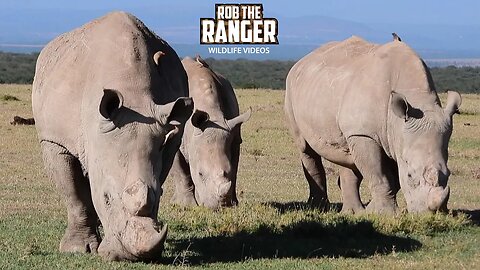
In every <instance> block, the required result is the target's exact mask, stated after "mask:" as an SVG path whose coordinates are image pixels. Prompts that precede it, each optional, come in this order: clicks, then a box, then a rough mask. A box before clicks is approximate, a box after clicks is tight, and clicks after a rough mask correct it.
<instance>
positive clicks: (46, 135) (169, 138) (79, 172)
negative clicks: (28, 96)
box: [32, 12, 193, 260]
mask: <svg viewBox="0 0 480 270" xmlns="http://www.w3.org/2000/svg"><path fill="white" fill-rule="evenodd" d="M186 96H188V81H187V76H186V73H185V70H184V69H183V67H182V65H181V62H180V59H179V58H178V56H177V54H176V53H175V51H174V50H173V49H172V48H171V47H170V46H169V45H168V44H167V43H166V42H165V41H163V40H161V39H160V38H159V37H157V36H156V35H155V34H153V33H152V32H150V30H149V29H147V28H146V27H145V25H144V24H143V23H142V22H140V21H139V20H138V19H137V18H135V17H134V16H132V15H130V14H127V13H123V12H114V13H110V14H107V15H106V16H104V17H102V18H100V19H97V20H94V21H92V22H90V23H87V24H85V25H84V26H82V27H80V28H78V29H75V30H73V31H71V32H68V33H65V34H63V35H61V36H59V37H58V38H56V39H55V40H53V41H52V42H50V43H49V44H48V45H47V46H46V47H45V48H44V49H43V50H42V52H41V53H40V55H39V58H38V61H37V66H36V73H35V79H34V82H33V90H32V103H33V113H34V117H35V122H36V128H37V131H38V137H39V140H40V143H41V148H42V152H43V156H44V162H45V166H46V168H47V171H48V173H49V177H50V178H52V179H53V180H54V181H55V182H56V185H57V187H58V189H59V191H60V192H61V193H63V195H64V199H65V202H66V206H67V212H68V224H67V229H66V231H65V234H64V236H63V238H62V240H61V243H60V250H61V251H65V252H92V253H96V252H97V249H98V253H99V254H100V255H101V256H102V257H104V258H106V259H108V260H141V259H154V258H157V257H158V256H160V255H161V252H162V250H163V245H164V241H165V237H166V232H167V230H166V228H167V227H166V226H164V228H163V229H162V230H161V231H160V232H159V231H158V225H157V213H158V207H159V197H160V196H161V195H162V188H161V186H162V184H163V182H164V180H165V178H166V176H167V174H168V172H169V170H170V167H171V165H172V163H173V158H174V155H175V153H176V151H177V150H178V147H179V146H180V142H181V135H182V132H183V126H184V124H185V122H186V121H187V120H188V118H189V117H190V115H191V113H192V112H193V102H192V100H191V98H188V97H186ZM98 219H99V220H100V222H101V225H102V226H103V231H104V237H103V239H100V236H99V233H98V226H99V224H98Z"/></svg>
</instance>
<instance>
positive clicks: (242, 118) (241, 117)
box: [227, 108, 252, 129]
mask: <svg viewBox="0 0 480 270" xmlns="http://www.w3.org/2000/svg"><path fill="white" fill-rule="evenodd" d="M250 116H252V108H248V110H247V111H246V112H244V113H242V114H240V115H239V116H237V117H235V118H232V119H230V120H227V125H228V127H229V128H230V129H233V128H234V127H236V126H237V125H241V124H243V123H245V122H247V121H248V119H250Z"/></svg>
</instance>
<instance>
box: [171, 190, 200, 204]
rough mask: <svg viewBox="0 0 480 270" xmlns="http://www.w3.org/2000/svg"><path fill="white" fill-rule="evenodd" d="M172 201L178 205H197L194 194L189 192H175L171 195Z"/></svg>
mask: <svg viewBox="0 0 480 270" xmlns="http://www.w3.org/2000/svg"><path fill="white" fill-rule="evenodd" d="M172 203H173V204H176V205H180V206H197V205H198V203H197V200H195V195H193V194H191V193H183V194H177V193H175V194H174V195H173V197H172Z"/></svg>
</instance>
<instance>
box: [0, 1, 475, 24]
mask: <svg viewBox="0 0 480 270" xmlns="http://www.w3.org/2000/svg"><path fill="white" fill-rule="evenodd" d="M217 2H218V1H212V0H170V1H169V0H140V1H132V0H110V1H107V0H101V1H98V0H82V1H65V0H45V1H42V0H2V1H1V2H0V9H13V10H22V9H23V10H28V9H34V10H36V9H38V10H42V9H43V10H46V9H50V10H58V11H62V10H99V11H105V10H113V9H122V10H131V11H140V10H142V9H149V10H158V11H159V13H160V14H162V13H164V12H175V11H182V10H183V11H185V10H188V11H189V12H192V11H194V10H196V9H199V12H198V13H199V15H203V14H201V11H205V10H209V9H212V6H213V4H215V3H217ZM220 2H222V3H228V2H233V3H239V2H242V3H258V2H261V3H263V4H264V5H265V8H266V10H268V12H269V13H272V14H274V15H276V16H284V17H296V16H307V15H323V16H329V17H334V18H340V19H347V20H352V21H357V22H370V23H371V22H376V23H382V22H384V23H414V24H417V23H418V24H455V25H463V24H476V25H479V24H480V19H479V16H478V12H479V11H480V1H475V0H459V1H452V0H436V1H434V0H426V1H423V0H406V1H387V0H364V1H358V0H328V1H315V0H303V1H302V0H297V1H295V0H263V1H261V0H257V1H249V0H243V1H229V0H226V1H220ZM140 13H141V11H140ZM202 13H203V12H202ZM140 15H141V14H140ZM22 19H27V20H34V19H35V18H22Z"/></svg>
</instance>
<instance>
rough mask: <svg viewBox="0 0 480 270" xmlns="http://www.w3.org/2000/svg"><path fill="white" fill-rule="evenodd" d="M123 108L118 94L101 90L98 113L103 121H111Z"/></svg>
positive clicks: (121, 98) (114, 91) (120, 96)
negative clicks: (101, 95)
mask: <svg viewBox="0 0 480 270" xmlns="http://www.w3.org/2000/svg"><path fill="white" fill-rule="evenodd" d="M122 106H123V96H122V94H121V93H120V92H118V91H116V90H111V89H103V97H102V100H101V101H100V106H99V112H100V114H101V115H102V116H103V117H104V118H105V119H112V117H113V115H114V114H115V113H116V112H117V111H118V109H120V108H121V107H122Z"/></svg>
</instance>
